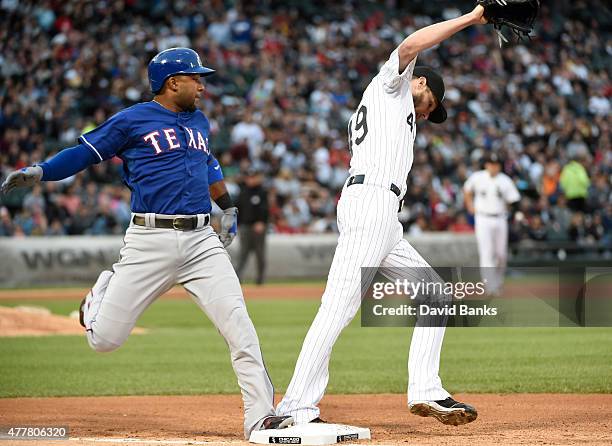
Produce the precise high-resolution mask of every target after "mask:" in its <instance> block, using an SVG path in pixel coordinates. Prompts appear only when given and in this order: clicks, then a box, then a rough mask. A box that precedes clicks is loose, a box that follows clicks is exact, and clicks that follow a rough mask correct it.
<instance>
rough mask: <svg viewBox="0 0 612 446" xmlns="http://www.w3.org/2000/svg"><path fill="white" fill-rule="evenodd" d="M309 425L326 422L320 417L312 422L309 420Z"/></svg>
mask: <svg viewBox="0 0 612 446" xmlns="http://www.w3.org/2000/svg"><path fill="white" fill-rule="evenodd" d="M309 423H327V421H325V420H324V419H322V418H321V417H317V418H315V419H314V420H310V421H309Z"/></svg>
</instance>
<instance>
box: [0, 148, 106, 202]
mask: <svg viewBox="0 0 612 446" xmlns="http://www.w3.org/2000/svg"><path fill="white" fill-rule="evenodd" d="M97 161H98V160H97V158H96V157H95V155H94V154H93V153H92V152H91V151H90V150H89V149H88V148H87V147H85V146H84V145H82V144H79V145H78V146H75V147H71V148H69V149H64V150H62V151H61V152H59V153H58V154H57V155H55V156H54V157H53V158H51V159H50V160H48V161H45V162H44V163H42V164H39V165H34V166H30V167H25V168H23V169H21V170H16V171H15V172H11V173H10V174H9V175H8V177H6V180H5V181H4V183H2V193H3V194H8V193H9V192H11V191H12V190H13V189H16V188H18V187H32V186H34V184H36V183H38V182H40V181H58V180H63V179H64V178H68V177H70V176H72V175H74V174H75V173H77V172H80V171H81V170H83V169H85V168H87V167H89V166H90V165H92V164H94V163H96V162H97Z"/></svg>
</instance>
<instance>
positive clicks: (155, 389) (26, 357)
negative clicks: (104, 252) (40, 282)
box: [0, 300, 612, 397]
mask: <svg viewBox="0 0 612 446" xmlns="http://www.w3.org/2000/svg"><path fill="white" fill-rule="evenodd" d="M26 304H27V305H37V306H44V307H48V308H50V309H51V311H53V312H54V313H57V314H63V315H67V314H69V313H70V312H71V311H72V310H74V309H75V306H76V302H75V301H53V302H52V301H27V302H25V301H23V300H20V301H2V302H0V305H26ZM248 307H249V312H250V313H251V316H252V318H253V321H254V322H255V325H256V327H257V330H258V333H259V336H260V339H261V344H262V348H263V353H264V357H265V360H266V364H267V366H268V369H269V372H270V375H271V377H272V379H273V381H274V384H275V387H276V390H277V391H278V392H280V393H282V392H283V391H284V390H285V388H286V386H287V384H288V382H289V379H290V378H291V373H292V372H293V366H294V364H295V360H296V359H297V355H298V352H299V349H300V346H301V343H302V340H303V338H304V336H305V334H306V331H307V329H308V326H309V325H310V322H311V321H312V318H313V317H314V314H315V313H316V310H317V307H318V302H317V301H311V300H297V301H278V300H274V301H272V300H270V301H262V300H254V301H250V302H248ZM138 325H139V326H141V327H144V328H147V329H149V332H148V334H146V335H132V336H131V337H130V338H129V339H128V341H127V342H126V344H125V345H124V346H122V347H121V348H120V349H119V350H117V351H115V352H113V353H104V354H100V353H96V352H94V351H92V350H90V349H89V347H88V346H87V342H86V340H85V339H84V337H78V336H51V337H25V338H0V377H1V378H0V397H17V396H69V395H144V394H186V395H188V394H206V393H237V392H238V386H237V384H236V381H235V377H234V374H233V372H232V369H231V365H230V361H229V355H228V352H227V348H226V346H225V343H224V342H223V340H222V338H221V337H220V336H219V334H218V333H217V331H216V330H215V329H214V328H213V327H212V325H211V324H210V322H209V321H208V320H207V318H206V317H205V316H204V314H203V313H202V312H201V311H200V310H199V308H198V307H197V306H196V305H195V304H194V303H193V302H191V301H189V300H160V301H158V302H156V303H155V304H154V305H153V306H151V307H150V308H149V309H148V310H147V311H146V312H145V314H144V315H143V317H142V318H141V320H140V321H139V324H138ZM410 333H411V330H410V329H404V328H361V327H360V319H359V317H357V318H355V320H354V321H353V323H352V324H351V325H350V326H349V327H348V328H347V329H346V330H345V331H344V332H343V333H342V335H341V337H340V340H339V342H338V343H337V344H336V346H335V347H334V352H333V356H332V364H331V378H330V382H329V387H328V391H329V392H330V393H383V392H391V393H403V392H404V391H405V388H406V380H407V376H406V375H407V372H406V363H407V356H408V348H409V341H410ZM440 374H441V377H442V379H443V382H444V383H445V387H446V388H447V389H448V390H449V391H451V392H495V393H508V392H579V393H588V392H605V393H609V392H612V328H589V329H584V328H464V329H452V328H451V329H448V330H447V334H446V339H445V343H444V349H443V351H442V363H441V372H440Z"/></svg>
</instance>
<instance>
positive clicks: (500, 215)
mask: <svg viewBox="0 0 612 446" xmlns="http://www.w3.org/2000/svg"><path fill="white" fill-rule="evenodd" d="M476 215H482V216H485V217H492V218H499V217H504V214H487V213H486V212H478V214H476Z"/></svg>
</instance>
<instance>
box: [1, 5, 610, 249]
mask: <svg viewBox="0 0 612 446" xmlns="http://www.w3.org/2000/svg"><path fill="white" fill-rule="evenodd" d="M154 3H155V2H154ZM209 3H210V4H208V6H207V8H206V10H205V11H204V10H199V9H198V8H197V7H196V6H195V4H193V2H186V3H185V2H164V5H165V6H164V8H165V9H164V11H163V14H162V13H161V10H160V8H159V5H161V3H155V4H156V5H157V6H154V7H144V6H146V5H145V4H146V2H143V1H142V0H136V1H120V2H117V4H118V5H120V6H121V8H122V18H121V20H124V21H125V22H126V23H125V26H124V24H123V23H122V24H121V26H119V25H118V22H117V15H116V13H115V12H114V11H115V9H114V8H109V7H108V2H91V4H88V5H89V6H87V7H83V6H82V5H83V2H79V1H78V0H64V1H62V2H38V1H34V0H21V1H19V2H18V4H17V3H16V2H12V1H4V2H0V35H1V36H2V51H1V54H2V55H1V56H0V57H1V61H0V177H1V176H4V175H6V173H7V172H10V171H12V170H14V169H16V168H19V167H23V166H26V165H31V164H33V163H35V162H40V161H42V160H44V159H45V158H47V157H48V156H50V155H51V154H52V153H54V152H55V151H56V150H57V149H58V148H60V147H62V146H65V145H72V144H73V143H74V138H75V137H76V136H78V135H79V134H81V133H84V132H86V131H87V130H88V129H90V128H92V127H93V126H95V125H97V124H99V123H101V122H103V121H104V120H105V119H106V118H107V117H108V116H110V115H111V114H113V113H114V112H115V111H117V110H119V109H121V108H123V107H126V106H129V105H131V104H133V103H134V102H138V101H146V100H150V98H151V95H150V92H149V90H148V85H147V82H146V76H143V75H142V74H143V72H146V67H145V66H144V65H141V61H142V59H143V58H142V55H143V54H150V55H151V56H152V55H154V54H155V53H157V52H158V51H159V50H160V49H161V47H162V46H165V45H170V44H174V43H177V42H182V43H183V44H187V43H189V44H190V45H192V46H194V47H195V48H197V49H198V51H199V53H200V54H202V55H203V57H204V58H205V59H206V60H207V62H208V63H209V65H210V66H212V67H215V68H218V69H219V71H218V72H222V73H223V75H222V76H217V77H216V78H214V79H213V78H211V79H210V80H207V92H206V97H205V98H203V101H202V102H203V107H204V108H205V109H207V110H209V111H210V110H214V112H211V113H210V115H212V116H215V119H212V120H211V146H212V147H213V150H214V151H215V155H216V156H217V157H218V158H219V159H220V162H221V164H222V168H223V170H224V174H225V177H226V179H227V180H228V181H227V185H228V189H229V190H230V191H233V192H237V190H238V185H237V184H236V183H237V178H238V177H239V175H238V172H239V171H240V169H241V163H246V164H249V165H255V166H256V167H258V168H259V169H261V170H262V171H263V172H264V173H265V176H266V179H267V181H270V182H271V184H270V188H269V194H270V195H269V198H270V200H269V201H270V228H272V229H273V230H274V231H277V232H308V231H316V232H318V231H321V230H324V231H327V230H334V227H333V226H330V225H328V224H327V223H326V222H329V221H334V219H335V206H333V205H332V206H321V205H320V203H319V201H320V199H319V198H314V199H313V196H316V197H322V196H323V195H324V194H327V197H329V200H331V202H332V203H334V202H335V200H337V197H338V194H339V192H340V190H341V189H342V186H343V184H344V181H345V180H346V178H347V177H348V163H349V159H350V154H349V151H348V147H347V143H346V141H347V137H346V122H347V121H348V119H349V117H350V115H351V113H352V110H354V109H355V108H356V106H357V104H356V103H355V101H356V100H357V99H358V98H359V97H361V95H362V92H363V89H364V88H365V86H366V85H367V82H368V81H369V79H371V77H372V76H373V75H374V73H375V72H376V71H377V61H379V60H382V59H383V58H384V55H385V54H388V53H389V52H390V51H391V50H392V48H393V47H395V46H396V45H397V44H398V43H399V42H398V40H397V39H398V36H401V35H402V34H403V30H404V28H406V27H414V21H415V20H416V21H423V22H428V21H432V20H436V19H437V18H439V17H434V16H431V17H430V15H432V14H443V13H444V11H448V10H449V9H448V8H445V7H444V6H445V5H446V6H449V5H450V6H452V7H453V8H456V9H467V8H468V7H471V6H472V5H471V2H468V1H467V0H458V1H453V2H450V1H442V2H440V5H439V6H440V7H439V8H429V7H428V6H427V2H408V3H406V2H404V3H403V4H405V5H406V7H408V8H409V11H406V10H400V9H398V8H397V7H395V6H394V7H387V3H384V2H371V3H370V4H369V6H368V8H366V9H363V8H362V7H361V4H360V3H359V2H327V3H326V4H325V11H323V12H322V11H321V10H320V8H318V7H317V4H315V3H313V2H311V1H309V0H304V1H301V2H293V3H291V4H283V5H281V6H279V5H280V3H279V2H269V1H261V0H253V1H249V2H234V3H236V6H235V7H228V6H227V5H228V2H209ZM230 3H232V2H230ZM234 3H232V4H234ZM281 3H282V2H281ZM392 3H394V4H396V3H397V4H400V3H401V2H399V3H398V2H392ZM606 6H607V4H606V3H604V2H602V1H601V0H593V1H591V2H570V1H569V0H559V1H557V2H554V13H553V6H551V3H550V2H548V4H547V2H542V17H547V20H546V21H545V22H541V23H540V22H538V26H537V28H536V31H535V33H534V37H533V43H531V44H529V45H522V44H518V45H509V46H507V47H504V48H503V49H501V50H500V49H499V47H498V45H497V40H496V37H495V33H493V32H490V30H489V29H487V28H483V29H482V30H474V32H470V33H466V34H465V35H461V36H457V38H456V39H454V40H453V42H452V45H450V46H449V45H440V46H439V47H438V48H436V49H435V50H432V51H430V52H427V53H426V54H422V55H421V56H419V63H423V64H429V65H434V66H435V65H445V66H451V68H450V72H449V73H448V85H447V87H448V88H447V100H449V101H452V105H453V106H452V107H451V108H452V110H454V111H455V112H456V113H455V114H454V115H452V116H450V117H449V119H448V121H447V122H446V123H445V125H444V126H443V127H441V128H439V129H436V132H435V134H434V133H433V132H432V129H431V128H429V127H428V126H424V127H423V129H422V130H421V131H420V132H419V135H418V137H417V140H416V141H415V153H414V163H413V169H412V174H411V175H410V179H409V181H410V183H409V185H408V194H407V196H406V201H405V206H404V209H403V211H402V214H401V215H402V224H403V226H404V228H405V229H406V230H408V229H409V228H410V227H411V226H413V225H415V222H416V221H417V219H418V220H419V221H418V223H417V224H416V225H415V226H414V227H415V230H416V228H417V227H418V228H421V227H422V228H424V229H427V230H446V229H447V228H448V227H449V224H451V225H453V223H452V220H449V221H448V222H444V221H441V219H440V217H441V215H444V214H446V215H447V216H450V217H451V219H452V218H453V217H452V216H454V215H457V212H458V211H459V210H460V208H461V203H462V201H463V200H462V196H461V193H462V192H461V188H460V185H462V184H463V183H464V182H465V180H466V179H467V177H468V176H469V174H471V173H472V171H473V170H474V169H476V168H477V163H478V161H479V160H480V159H481V158H482V155H483V151H492V152H507V153H500V154H501V155H502V158H503V159H504V160H505V163H504V166H503V169H504V172H505V173H506V174H507V175H509V176H510V177H511V178H512V179H513V180H514V181H515V183H516V184H517V186H518V187H519V189H520V190H521V193H522V195H524V196H525V206H524V209H523V210H522V211H523V212H524V214H525V220H524V222H525V224H524V225H522V224H515V225H513V226H512V232H511V236H512V237H513V240H516V241H518V239H519V238H521V237H523V238H528V231H529V225H528V223H527V222H531V217H532V216H534V215H536V214H538V215H540V217H541V219H542V224H543V225H544V226H545V227H548V226H550V225H553V224H557V222H558V224H559V229H560V230H561V233H563V232H564V231H565V234H566V235H567V231H568V230H569V219H570V218H571V213H572V211H571V210H570V209H580V210H582V211H584V212H585V216H586V215H592V214H593V212H594V211H596V210H598V209H600V210H601V209H603V208H604V207H605V206H606V204H607V203H608V202H609V201H610V197H609V195H608V198H606V189H608V191H609V183H610V181H609V175H610V173H611V172H612V150H611V148H610V138H609V134H610V125H609V122H608V121H609V119H606V118H608V116H609V114H610V110H611V108H610V97H611V94H612V87H611V85H612V84H611V82H610V70H609V67H608V65H607V61H608V60H609V54H608V51H607V48H608V46H609V45H608V41H609V36H608V34H606V32H605V30H606V29H607V28H606V27H608V26H609V24H607V22H606V20H607V19H606V17H605V15H602V14H597V15H595V14H593V11H603V10H605V8H606ZM385 16H393V18H394V19H393V20H386V18H387V17H385ZM76 30H79V31H78V32H77V31H76ZM568 35H570V36H571V38H567V36H568ZM100 36H103V37H105V38H104V39H101V37H100ZM457 54H461V58H457V57H456V55H457ZM453 61H454V62H453ZM243 111H244V112H243ZM232 141H234V142H232ZM236 141H243V142H236ZM474 148H476V149H474ZM584 155H586V156H588V157H591V158H592V159H593V161H592V162H590V163H588V164H585V165H584V166H583V167H584V171H582V172H581V173H580V175H581V176H582V177H583V178H584V174H585V173H586V177H587V178H591V179H592V180H593V185H592V186H591V187H590V188H589V187H588V185H587V186H586V187H587V189H588V195H585V194H584V184H582V183H581V184H580V185H579V186H578V187H575V189H577V190H579V191H578V195H577V197H578V200H577V201H571V202H570V204H571V207H570V209H568V207H567V206H566V205H565V204H564V200H565V198H563V199H562V196H563V194H562V190H561V187H560V186H559V176H560V172H561V170H562V169H563V170H565V171H566V174H567V173H570V175H569V178H570V180H569V183H570V186H568V189H569V190H564V191H563V192H564V193H566V194H568V193H569V194H570V195H572V197H570V196H569V195H568V197H567V198H568V199H572V200H573V199H574V196H573V194H574V193H575V190H574V188H573V187H574V186H576V184H575V183H577V181H575V180H576V178H575V177H572V169H575V168H576V166H575V165H574V164H572V165H571V166H569V167H568V163H569V161H570V159H571V158H572V157H573V156H584ZM281 169H283V171H281ZM121 170H122V165H121V162H120V161H119V160H117V159H115V160H113V161H112V162H109V163H100V164H98V165H95V166H92V167H91V168H90V169H88V171H87V172H83V173H81V174H79V175H78V176H77V177H76V178H73V179H70V180H68V181H67V182H61V183H45V184H44V185H43V186H42V190H41V196H42V197H43V199H44V206H43V207H42V209H43V213H44V215H45V217H46V220H47V222H48V226H47V228H46V230H45V232H46V233H51V234H58V235H60V234H62V233H65V232H73V231H75V230H76V231H77V232H78V231H79V230H78V228H76V226H75V224H74V222H73V219H70V218H67V216H68V215H74V214H75V209H76V208H77V207H84V208H85V209H86V211H85V215H86V216H90V215H91V216H93V218H95V217H96V215H97V214H98V211H99V209H98V207H99V206H103V207H104V206H106V205H105V204H103V203H104V202H106V201H108V212H110V214H105V216H104V217H103V220H104V219H105V218H106V216H109V217H112V218H113V219H115V220H116V222H117V224H118V225H125V224H127V217H126V216H127V215H128V213H127V211H128V210H129V209H128V207H127V206H128V201H127V200H126V198H125V196H123V195H121V196H119V195H117V194H115V193H114V192H112V189H108V186H112V185H116V184H120V183H121ZM287 172H288V173H287ZM576 172H577V169H576V171H575V172H574V173H576ZM0 180H2V178H0ZM71 182H72V184H73V185H72V187H70V184H71ZM232 182H233V183H232ZM313 182H314V183H316V185H317V186H316V187H313V186H312V183H313ZM578 183H580V182H578ZM276 186H278V190H277V191H276V192H275V188H276ZM317 188H319V189H317ZM321 189H324V191H325V192H324V193H323V192H322V191H321ZM313 191H314V192H313ZM432 191H434V192H435V194H433V193H432ZM276 194H278V195H276ZM313 194H314V195H313ZM24 195H25V193H15V194H11V195H10V196H7V197H0V200H1V201H0V204H2V205H4V206H5V208H6V209H7V211H8V212H9V214H10V215H9V217H8V218H12V219H13V226H14V228H15V229H14V230H11V231H0V234H4V235H8V233H16V234H18V235H19V234H23V233H24V230H30V229H31V233H39V232H40V231H41V230H42V225H44V222H43V220H42V219H41V218H39V217H36V218H35V220H37V221H38V223H34V224H33V225H32V227H31V228H30V229H28V227H29V225H28V224H27V222H28V221H29V220H28V218H26V217H25V216H24V215H23V214H22V209H23V208H24V207H25V208H29V215H30V216H31V217H34V214H35V212H34V211H33V204H32V201H37V202H38V204H39V205H40V204H41V203H40V199H39V198H37V197H38V191H36V192H34V191H32V193H31V196H29V198H28V201H27V202H25V201H24V198H25V197H24ZM541 196H544V197H546V199H547V201H548V202H549V206H548V207H546V206H543V205H542V203H541ZM96 198H97V200H96ZM582 198H586V205H584V206H583V201H582ZM105 200H106V201H105ZM326 200H328V199H327V198H326ZM604 200H605V201H604ZM557 202H558V203H559V204H557ZM439 204H443V205H444V206H446V211H445V212H442V213H439V212H436V206H438V205H439ZM438 209H440V210H441V209H443V208H442V207H441V206H440V207H439V208H438ZM105 212H107V211H105ZM606 212H607V211H605V210H604V211H603V212H602V214H603V215H602V224H603V225H604V227H609V226H606V222H607V221H608V217H607V216H606V215H608V214H607V213H606ZM323 213H325V214H324V215H323ZM568 213H569V214H568ZM4 218H7V217H4ZM88 218H89V217H88ZM461 218H462V217H460V216H458V217H457V222H458V221H459V219H461ZM595 220H596V219H595V218H594V217H593V218H592V221H595ZM585 221H586V219H585ZM16 222H19V223H20V224H19V225H15V223H16ZM457 222H455V223H457ZM22 223H23V226H22V225H21V224H22ZM60 225H61V226H63V230H60V228H59V226H60ZM39 227H40V229H37V228H39ZM116 227H117V225H113V224H110V225H107V224H101V225H100V226H99V231H98V230H97V231H96V232H100V233H112V232H113V231H115V228H116ZM453 227H454V226H453ZM563 228H565V229H563ZM606 231H607V230H606ZM561 233H560V234H561ZM607 233H608V232H606V234H607ZM610 241H612V240H611V238H610V237H603V238H602V242H601V243H609V242H610Z"/></svg>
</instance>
